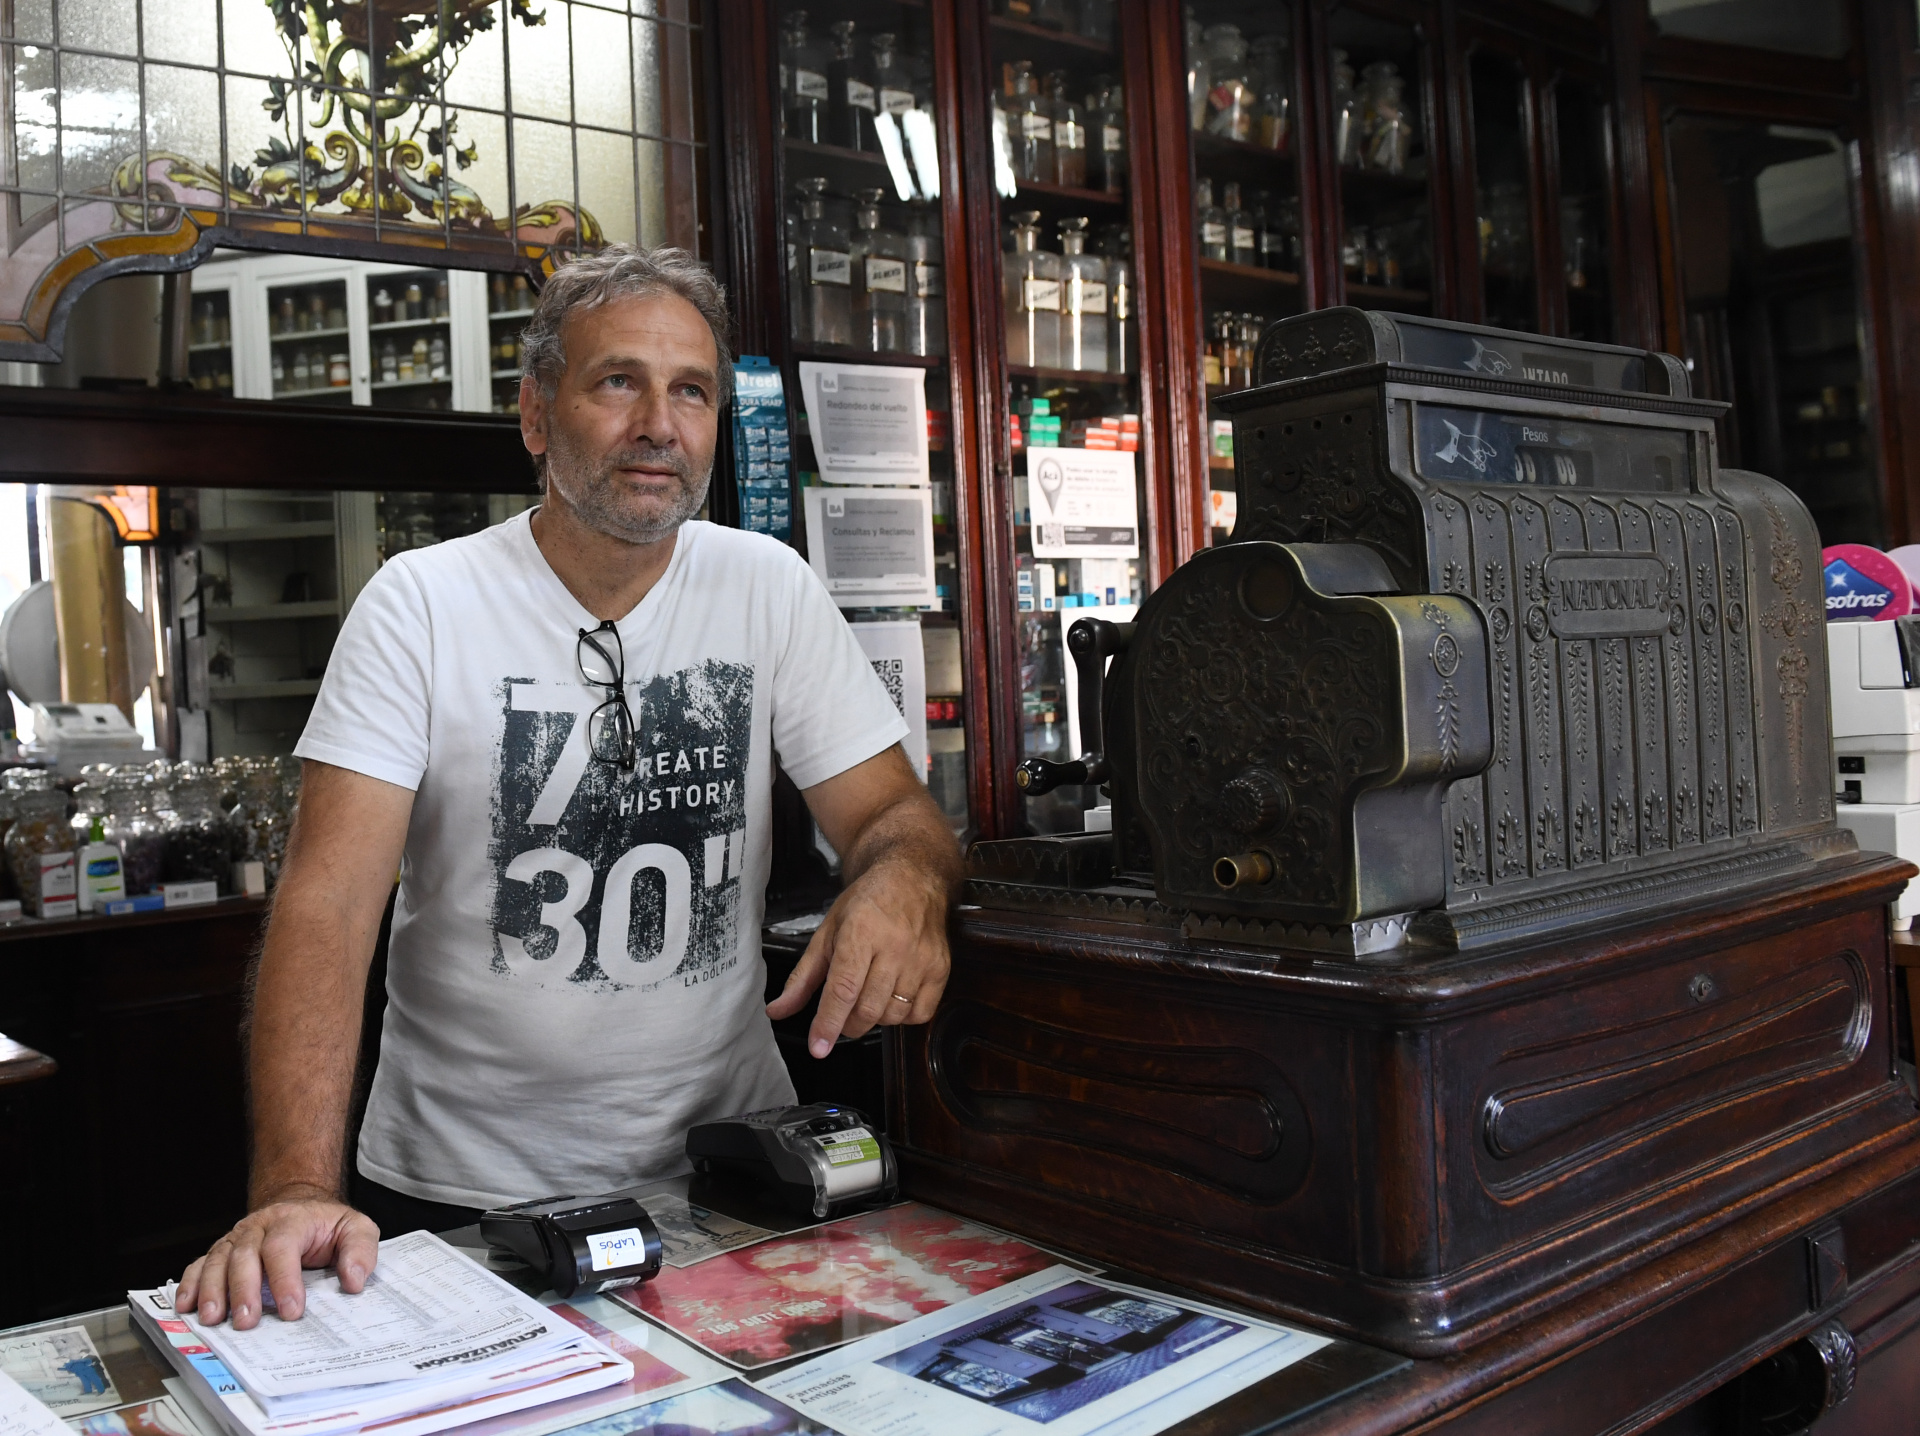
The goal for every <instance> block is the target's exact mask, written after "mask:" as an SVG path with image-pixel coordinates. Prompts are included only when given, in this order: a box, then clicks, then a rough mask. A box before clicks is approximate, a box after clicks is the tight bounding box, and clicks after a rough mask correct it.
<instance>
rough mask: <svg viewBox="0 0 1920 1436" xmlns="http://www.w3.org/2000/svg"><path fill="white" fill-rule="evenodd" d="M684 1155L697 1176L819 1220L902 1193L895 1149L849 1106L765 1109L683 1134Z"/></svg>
mask: <svg viewBox="0 0 1920 1436" xmlns="http://www.w3.org/2000/svg"><path fill="white" fill-rule="evenodd" d="M687 1159H688V1160H689V1161H690V1162H692V1163H693V1169H694V1170H695V1171H696V1172H698V1173H700V1174H701V1175H702V1176H705V1177H711V1178H715V1179H718V1180H723V1181H726V1180H730V1181H736V1182H740V1183H742V1184H744V1185H746V1186H750V1187H752V1188H754V1189H756V1190H757V1191H758V1192H760V1193H761V1194H763V1195H764V1196H766V1197H768V1198H771V1199H772V1200H773V1201H774V1202H776V1203H777V1204H778V1205H779V1206H781V1207H783V1208H785V1209H786V1210H789V1211H792V1212H796V1213H799V1214H801V1215H806V1216H812V1217H813V1218H814V1219H815V1220H817V1221H825V1220H826V1219H827V1218H828V1217H834V1216H839V1215H841V1214H842V1213H845V1212H849V1211H852V1210H854V1209H855V1208H858V1207H867V1206H878V1205H880V1204H881V1203H883V1202H890V1201H892V1200H893V1199H894V1198H895V1197H897V1196H898V1195H899V1193H900V1173H899V1169H898V1168H897V1167H896V1166H895V1165H894V1160H893V1149H892V1148H891V1147H889V1146H888V1145H887V1139H886V1137H884V1136H883V1135H882V1134H881V1133H880V1132H879V1131H878V1130H876V1129H875V1127H874V1125H873V1123H871V1122H870V1121H868V1120H867V1118H866V1117H865V1116H863V1115H862V1114H861V1113H859V1112H857V1111H855V1110H854V1109H853V1108H852V1107H836V1106H831V1105H828V1104H826V1103H819V1102H817V1103H813V1104H811V1105H808V1106H802V1107H769V1108H768V1109H767V1110H766V1111H764V1112H748V1113H745V1114H744V1115H742V1116H739V1117H728V1118H726V1119H725V1120H724V1121H719V1122H704V1123H702V1124H701V1125H700V1126H698V1127H695V1128H693V1129H692V1130H691V1131H690V1132H688V1133H687Z"/></svg>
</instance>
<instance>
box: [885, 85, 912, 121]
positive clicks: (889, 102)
mask: <svg viewBox="0 0 1920 1436" xmlns="http://www.w3.org/2000/svg"><path fill="white" fill-rule="evenodd" d="M880 108H881V109H883V110H885V111H886V112H887V113H888V114H890V115H904V114H906V113H908V112H909V111H910V110H912V109H913V91H912V90H882V91H881V92H880Z"/></svg>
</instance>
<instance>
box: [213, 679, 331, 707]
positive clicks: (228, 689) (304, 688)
mask: <svg viewBox="0 0 1920 1436" xmlns="http://www.w3.org/2000/svg"><path fill="white" fill-rule="evenodd" d="M319 691H320V680H319V679H318V678H278V679H274V680H272V681H270V682H266V683H209V684H208V685H207V697H208V698H209V699H210V700H211V701H213V702H215V703H238V702H239V701H240V700H241V699H243V698H311V697H313V695H314V694H316V693H318V692H319Z"/></svg>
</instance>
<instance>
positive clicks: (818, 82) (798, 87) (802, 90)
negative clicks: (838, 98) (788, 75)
mask: <svg viewBox="0 0 1920 1436" xmlns="http://www.w3.org/2000/svg"><path fill="white" fill-rule="evenodd" d="M793 92H794V94H796V95H798V96H799V97H800V98H801V99H803V100H824V99H826V97H827V77H826V76H825V75H823V74H821V73H820V72H819V71H818V70H795V71H794V72H793Z"/></svg>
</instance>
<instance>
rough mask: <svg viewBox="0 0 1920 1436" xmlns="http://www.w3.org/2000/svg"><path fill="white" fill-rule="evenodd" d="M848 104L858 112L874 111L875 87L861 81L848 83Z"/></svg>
mask: <svg viewBox="0 0 1920 1436" xmlns="http://www.w3.org/2000/svg"><path fill="white" fill-rule="evenodd" d="M847 103H848V104H849V105H852V106H853V107H854V108H855V109H856V110H871V109H873V107H874V98H873V86H872V85H869V84H866V83H864V82H862V81H860V80H849V81H847Z"/></svg>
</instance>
